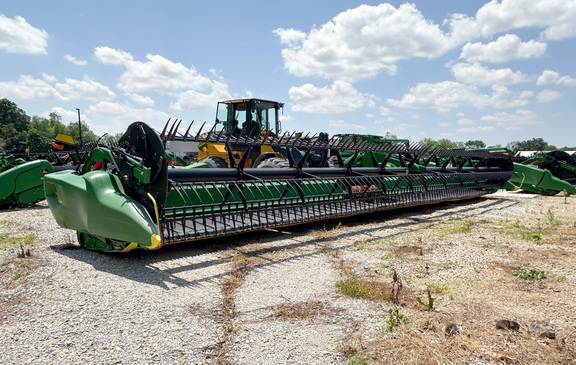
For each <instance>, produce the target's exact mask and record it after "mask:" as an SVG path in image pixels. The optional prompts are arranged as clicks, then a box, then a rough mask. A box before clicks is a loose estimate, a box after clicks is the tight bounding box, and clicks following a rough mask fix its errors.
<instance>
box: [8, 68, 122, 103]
mask: <svg viewBox="0 0 576 365" xmlns="http://www.w3.org/2000/svg"><path fill="white" fill-rule="evenodd" d="M42 77H43V80H40V79H34V78H33V77H32V76H30V75H21V76H20V78H19V79H18V81H15V82H11V81H8V82H0V93H1V94H4V95H5V96H6V97H14V98H21V99H51V100H61V101H68V100H93V101H95V100H111V99H113V98H114V97H115V96H116V94H114V92H113V91H111V90H110V89H109V88H108V87H106V86H104V85H102V84H100V83H98V82H95V81H93V80H90V79H88V78H87V79H85V80H74V79H66V81H65V82H64V83H56V84H55V85H51V83H54V82H56V78H55V77H54V76H51V75H47V74H45V73H43V74H42Z"/></svg>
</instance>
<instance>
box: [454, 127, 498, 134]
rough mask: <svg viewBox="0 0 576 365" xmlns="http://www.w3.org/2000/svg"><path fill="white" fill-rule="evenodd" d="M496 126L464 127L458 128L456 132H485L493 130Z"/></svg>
mask: <svg viewBox="0 0 576 365" xmlns="http://www.w3.org/2000/svg"><path fill="white" fill-rule="evenodd" d="M495 130H496V127H493V126H473V127H465V128H459V129H458V130H457V131H456V132H458V133H487V132H494V131H495Z"/></svg>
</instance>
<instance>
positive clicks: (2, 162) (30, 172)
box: [0, 151, 54, 208]
mask: <svg viewBox="0 0 576 365" xmlns="http://www.w3.org/2000/svg"><path fill="white" fill-rule="evenodd" d="M53 171H54V169H53V168H52V166H51V165H50V163H49V162H48V161H46V160H35V161H25V160H24V159H21V158H16V157H15V156H14V155H11V154H10V155H9V154H6V152H4V151H2V152H0V208H6V207H12V206H20V207H22V206H28V205H32V204H34V203H36V202H38V201H40V200H44V176H45V175H46V174H48V173H51V172H53Z"/></svg>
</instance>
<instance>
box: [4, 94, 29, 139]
mask: <svg viewBox="0 0 576 365" xmlns="http://www.w3.org/2000/svg"><path fill="white" fill-rule="evenodd" d="M29 123H30V117H29V116H28V115H26V113H25V112H24V110H22V109H20V108H18V105H16V104H15V103H13V102H12V101H10V100H8V99H6V98H4V99H0V135H2V138H3V139H4V141H5V142H6V149H8V150H10V149H11V148H14V147H15V146H17V145H18V142H20V141H26V137H27V130H28V125H29Z"/></svg>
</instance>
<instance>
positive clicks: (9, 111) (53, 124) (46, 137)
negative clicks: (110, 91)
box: [0, 98, 98, 152]
mask: <svg viewBox="0 0 576 365" xmlns="http://www.w3.org/2000/svg"><path fill="white" fill-rule="evenodd" d="M80 125H81V126H82V128H80ZM80 129H81V130H82V138H81V140H82V142H95V141H97V140H98V136H97V135H96V134H94V132H92V131H91V130H90V127H88V125H87V124H86V123H85V122H82V121H81V122H80V123H78V122H70V123H69V124H68V125H65V124H64V123H63V122H62V117H61V116H59V115H58V114H56V113H50V115H49V117H48V118H44V117H38V116H33V117H30V116H28V115H27V114H26V112H24V110H22V109H20V108H19V107H18V105H16V104H15V103H14V102H12V101H10V100H8V99H5V98H4V99H0V149H4V150H6V151H9V152H10V151H14V152H21V151H19V150H20V149H22V148H29V149H30V152H44V151H47V150H48V148H49V146H50V144H51V142H52V140H53V139H54V137H56V135H57V134H59V133H60V134H65V135H68V136H71V137H72V138H74V141H75V142H76V143H78V142H79V141H80Z"/></svg>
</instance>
